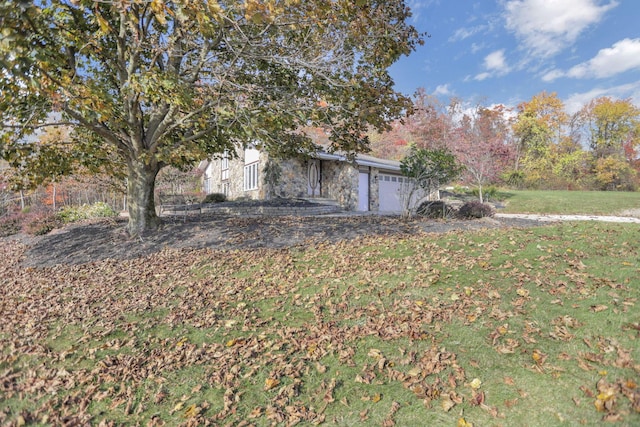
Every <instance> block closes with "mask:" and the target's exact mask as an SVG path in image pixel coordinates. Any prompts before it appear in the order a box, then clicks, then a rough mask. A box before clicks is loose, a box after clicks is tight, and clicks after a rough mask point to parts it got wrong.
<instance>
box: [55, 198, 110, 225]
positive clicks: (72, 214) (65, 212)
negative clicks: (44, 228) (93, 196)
mask: <svg viewBox="0 0 640 427" xmlns="http://www.w3.org/2000/svg"><path fill="white" fill-rule="evenodd" d="M117 215H118V213H117V212H116V211H114V210H113V208H112V207H111V206H109V205H108V204H106V203H103V202H97V203H94V204H92V205H82V206H65V207H64V208H62V209H61V210H60V211H59V212H58V213H57V215H56V218H57V219H58V220H60V221H62V222H63V223H65V224H67V223H71V222H76V221H82V220H83V219H89V218H109V217H114V216H117Z"/></svg>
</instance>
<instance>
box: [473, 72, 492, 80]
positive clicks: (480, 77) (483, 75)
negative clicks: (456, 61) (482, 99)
mask: <svg viewBox="0 0 640 427" xmlns="http://www.w3.org/2000/svg"><path fill="white" fill-rule="evenodd" d="M489 77H491V73H480V74H478V75H476V76H475V77H474V78H473V80H477V81H479V82H481V81H483V80H486V79H488V78H489Z"/></svg>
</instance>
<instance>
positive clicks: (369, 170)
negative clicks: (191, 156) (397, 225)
mask: <svg viewBox="0 0 640 427" xmlns="http://www.w3.org/2000/svg"><path fill="white" fill-rule="evenodd" d="M274 165H277V166H275V168H276V169H278V170H279V172H280V173H279V175H280V176H279V179H278V181H277V182H273V181H271V182H269V179H268V178H267V179H266V180H265V176H267V177H268V176H269V169H270V168H273V167H274ZM200 168H201V170H203V171H204V173H203V190H204V192H205V193H207V194H211V193H223V194H225V195H226V196H227V198H228V199H230V200H234V199H240V198H245V199H254V200H259V199H262V200H266V199H270V198H273V197H284V198H305V199H314V198H315V199H329V200H332V201H335V202H337V203H338V204H339V205H340V206H341V207H342V208H343V209H345V210H350V211H372V212H381V213H400V212H402V210H403V209H402V203H403V192H404V189H403V186H405V185H407V183H408V181H407V178H405V177H403V176H402V174H401V172H400V162H398V161H394V160H386V159H380V158H376V157H372V156H368V155H364V154H358V155H357V156H356V157H355V159H354V160H353V161H350V160H349V159H348V158H347V157H346V156H344V155H341V154H331V153H326V152H318V153H316V154H314V155H312V156H310V157H308V158H303V157H300V158H290V159H286V160H281V159H274V158H270V157H269V155H268V153H266V152H262V151H259V150H257V149H254V148H248V149H245V150H244V151H243V152H240V153H239V155H238V156H237V158H234V159H230V158H228V157H226V156H223V157H222V158H217V159H213V160H207V161H205V162H202V163H201V165H200Z"/></svg>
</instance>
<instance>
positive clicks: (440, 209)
mask: <svg viewBox="0 0 640 427" xmlns="http://www.w3.org/2000/svg"><path fill="white" fill-rule="evenodd" d="M454 213H455V209H454V208H452V207H451V206H449V205H447V204H446V203H445V202H443V201H442V200H435V201H426V202H422V203H420V206H418V209H417V210H416V215H419V216H424V217H427V218H433V219H439V218H449V217H451V216H452V215H453V214H454Z"/></svg>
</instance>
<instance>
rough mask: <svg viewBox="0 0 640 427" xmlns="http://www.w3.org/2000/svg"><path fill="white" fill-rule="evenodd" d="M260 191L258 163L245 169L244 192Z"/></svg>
mask: <svg viewBox="0 0 640 427" xmlns="http://www.w3.org/2000/svg"><path fill="white" fill-rule="evenodd" d="M257 189H258V162H255V163H251V164H250V165H246V166H245V167H244V191H248V190H257Z"/></svg>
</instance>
